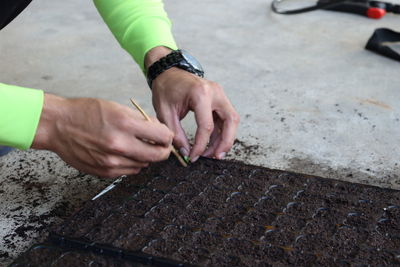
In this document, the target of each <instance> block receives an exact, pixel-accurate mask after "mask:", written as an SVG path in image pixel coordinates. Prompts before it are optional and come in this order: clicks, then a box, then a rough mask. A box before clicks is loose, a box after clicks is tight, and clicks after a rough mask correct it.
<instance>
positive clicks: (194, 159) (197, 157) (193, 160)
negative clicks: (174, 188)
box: [190, 156, 199, 163]
mask: <svg viewBox="0 0 400 267" xmlns="http://www.w3.org/2000/svg"><path fill="white" fill-rule="evenodd" d="M198 159H199V156H196V157H194V158H192V159H190V161H191V162H192V163H193V162H196V161H197V160H198Z"/></svg>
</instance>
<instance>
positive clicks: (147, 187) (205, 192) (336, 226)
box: [25, 159, 400, 266]
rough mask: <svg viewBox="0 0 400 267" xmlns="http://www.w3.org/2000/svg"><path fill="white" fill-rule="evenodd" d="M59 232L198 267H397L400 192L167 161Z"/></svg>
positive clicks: (91, 205) (211, 163) (220, 164)
mask: <svg viewBox="0 0 400 267" xmlns="http://www.w3.org/2000/svg"><path fill="white" fill-rule="evenodd" d="M53 231H54V232H55V234H57V235H59V236H63V237H66V238H69V239H73V240H79V242H84V243H87V244H102V245H105V246H109V247H113V248H117V249H121V250H124V251H130V252H137V253H139V252H140V253H145V254H149V255H152V256H154V257H162V258H168V259H170V260H173V261H176V262H182V263H187V264H193V265H200V266H270V265H272V266H282V265H293V266H294V265H295V266H312V265H317V266H337V265H355V266H358V265H360V266H361V265H370V266H376V265H379V266H382V265H388V266H389V265H390V266H393V265H400V191H396V190H390V189H383V188H379V187H373V186H367V185H361V184H354V183H348V182H343V181H338V180H332V179H324V178H320V177H314V176H308V175H303V174H297V173H291V172H285V171H278V170H270V169H266V168H262V167H257V166H250V165H245V164H243V163H239V162H232V161H230V162H229V161H215V160H211V159H200V160H199V161H198V162H196V164H192V165H191V166H190V167H188V168H182V167H179V166H178V164H177V163H176V162H175V161H174V160H168V161H166V162H162V163H157V164H153V165H152V166H151V167H150V168H148V169H146V170H144V171H142V173H141V174H139V175H137V176H134V177H128V178H126V179H124V180H123V181H122V182H121V183H120V184H118V185H117V186H116V187H115V188H114V189H113V190H111V191H109V192H108V193H107V194H105V195H103V196H101V197H100V198H98V199H96V200H95V201H90V202H88V203H86V205H85V206H84V207H83V208H82V209H81V210H79V211H78V212H77V213H75V214H74V215H73V216H71V217H70V218H69V219H67V220H66V221H65V222H64V223H63V224H61V225H59V226H58V227H56V228H55V229H53ZM91 253H96V252H91ZM25 257H26V256H25ZM33 260H34V259H33ZM64 266H67V265H64Z"/></svg>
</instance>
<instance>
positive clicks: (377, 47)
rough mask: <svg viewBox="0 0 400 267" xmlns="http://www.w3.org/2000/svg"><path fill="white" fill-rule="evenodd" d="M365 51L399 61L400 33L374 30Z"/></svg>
mask: <svg viewBox="0 0 400 267" xmlns="http://www.w3.org/2000/svg"><path fill="white" fill-rule="evenodd" d="M365 49H368V50H370V51H372V52H374V53H377V54H380V55H383V56H386V57H389V58H391V59H394V60H398V61H400V33H399V32H395V31H393V30H391V29H387V28H379V29H376V30H375V32H374V34H373V35H372V36H371V38H370V39H369V40H368V43H367V45H366V47H365Z"/></svg>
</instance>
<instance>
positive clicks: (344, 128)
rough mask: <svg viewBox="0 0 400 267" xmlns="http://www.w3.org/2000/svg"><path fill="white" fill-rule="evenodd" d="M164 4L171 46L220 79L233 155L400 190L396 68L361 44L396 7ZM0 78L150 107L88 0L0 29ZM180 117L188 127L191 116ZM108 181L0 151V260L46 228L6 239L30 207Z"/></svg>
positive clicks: (37, 156) (46, 157)
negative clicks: (232, 124) (369, 14)
mask: <svg viewBox="0 0 400 267" xmlns="http://www.w3.org/2000/svg"><path fill="white" fill-rule="evenodd" d="M392 2H393V0H392ZM165 3H166V9H167V11H168V12H169V15H170V18H171V19H172V21H173V23H174V28H173V30H174V33H175V36H176V39H177V41H178V43H179V46H180V47H182V48H185V49H187V50H189V51H191V52H192V54H194V55H195V56H196V57H197V58H198V59H199V60H200V61H201V62H202V64H203V66H204V67H205V69H206V73H207V77H208V78H209V79H212V80H215V81H218V82H219V83H221V84H222V85H223V86H224V88H225V90H226V93H227V94H228V96H229V97H230V99H231V100H232V102H233V104H234V105H235V107H236V108H237V110H238V112H239V113H240V115H241V117H242V122H241V126H240V129H239V131H238V138H239V140H241V141H243V142H244V144H245V146H247V150H246V149H245V146H243V145H241V144H240V143H238V144H237V145H236V147H235V149H234V153H231V155H230V156H229V157H230V158H236V159H242V160H245V161H246V162H248V163H252V164H257V165H263V166H266V167H270V168H279V169H286V170H294V171H298V172H303V173H309V174H316V175H322V176H325V177H331V178H336V179H342V180H348V181H353V182H361V183H368V184H373V185H378V186H383V187H391V188H396V189H399V188H400V177H399V176H400V163H399V154H400V101H399V98H400V86H399V81H400V76H399V71H400V65H399V62H396V61H392V60H390V59H387V58H384V57H381V56H379V55H376V54H373V53H371V52H369V51H366V50H364V45H365V44H366V42H367V40H368V38H369V37H370V36H371V34H372V32H373V30H374V29H375V28H378V27H388V28H392V29H397V30H400V17H399V16H395V15H387V16H386V17H385V18H384V19H382V20H379V21H377V20H370V19H367V18H365V17H361V16H356V15H349V14H341V13H335V12H326V11H318V12H313V13H308V14H304V15H296V16H281V15H276V14H272V13H271V11H270V9H269V3H270V1H265V0H254V1H251V2H248V1H239V0H232V1H211V0H204V1H193V0H187V1H177V0H165ZM0 81H1V82H4V83H10V84H16V85H22V86H27V87H32V88H41V89H44V90H46V91H47V92H50V93H55V94H59V95H63V96H67V97H83V96H85V97H88V96H90V97H100V98H104V99H109V100H113V101H117V102H120V103H123V104H127V105H128V104H129V103H128V99H129V97H131V96H135V97H136V98H137V99H138V100H139V102H140V103H141V104H142V106H143V107H144V108H145V109H146V110H147V111H150V110H152V107H151V102H150V97H151V96H150V91H149V90H148V89H147V87H146V83H145V80H144V78H143V77H142V74H141V73H140V71H139V69H138V67H137V66H135V64H134V63H133V61H132V60H131V58H130V57H129V55H128V54H127V53H125V52H124V51H123V50H122V49H120V48H119V45H118V44H117V42H116V41H115V40H114V38H113V36H112V35H111V33H110V32H109V31H108V29H107V27H106V26H105V25H104V23H102V21H101V18H100V17H99V15H98V14H97V12H96V10H95V8H94V6H93V4H92V2H91V1H81V0H70V1H60V0H57V1H56V0H36V1H33V3H32V4H31V6H30V7H29V8H28V9H27V10H26V11H24V12H23V14H22V15H21V16H20V17H18V19H16V20H15V21H14V22H13V23H12V24H11V25H9V26H8V27H7V28H5V29H4V30H3V31H2V32H1V33H0ZM2 115H3V114H2ZM184 124H185V127H186V129H187V131H188V133H189V134H193V133H194V130H195V127H194V122H193V118H192V117H191V118H189V119H188V120H185V122H184ZM249 146H250V148H251V151H252V152H251V153H250V152H249V149H248V147H249ZM246 151H247V152H249V153H245V152H246ZM21 160H23V161H22V162H21ZM18 179H20V180H21V181H18ZM109 182H110V181H104V180H99V179H97V178H96V177H91V176H87V175H84V174H79V173H78V172H77V171H76V170H73V169H72V168H69V167H67V166H65V165H64V164H63V163H62V162H61V161H60V160H59V159H58V158H57V156H56V155H54V154H51V153H49V152H35V151H28V152H21V151H16V152H13V153H12V154H10V155H8V156H7V157H5V158H0V185H1V188H0V190H1V191H0V192H1V195H0V200H1V204H0V214H1V217H0V255H1V253H3V254H4V253H5V252H7V253H8V254H9V257H3V258H1V257H0V264H1V263H3V264H5V263H6V262H9V260H10V259H11V258H13V257H15V256H16V255H18V254H19V253H20V252H21V251H22V250H23V249H25V248H26V247H28V246H29V245H30V244H32V242H36V241H37V240H38V238H37V234H38V232H43V230H37V229H36V230H35V229H32V230H31V231H27V232H26V236H25V237H19V236H17V237H15V238H14V239H11V241H10V242H12V245H13V246H15V247H13V246H11V245H10V244H9V243H6V239H7V238H9V239H10V237H11V236H10V235H12V234H14V235H15V231H16V229H17V228H18V227H21V226H24V225H27V224H28V222H29V216H32V214H33V215H37V216H39V215H46V214H49V212H50V213H51V212H52V211H54V208H59V207H60V203H69V204H68V205H69V206H68V208H67V210H68V212H71V211H72V210H73V209H74V208H76V207H78V206H79V205H80V204H81V203H82V202H83V201H85V200H87V199H89V198H90V196H93V195H95V194H96V192H98V191H99V190H100V189H101V188H102V187H104V186H105V185H106V184H107V183H109ZM32 183H34V185H35V186H36V187H35V186H33V189H27V188H30V187H32V186H31V184H32ZM27 184H28V187H27ZM43 187H44V188H48V189H46V190H44V191H43V190H42V191H41V190H40V188H43ZM35 199H36V203H33V202H32V201H33V200H35ZM33 204H35V205H36V206H35V205H33ZM19 206H23V207H27V208H20V209H17V210H15V209H16V208H18V207H19ZM61 206H62V205H61ZM68 212H67V213H68ZM53 213H54V212H53ZM53 213H51V214H53ZM56 213H57V212H56ZM18 216H19V217H18ZM59 217H60V216H57V215H54V216H48V217H46V218H47V219H46V220H47V221H57V219H58V220H59ZM17 218H18V219H17ZM29 225H30V224H29ZM4 255H5V254H4Z"/></svg>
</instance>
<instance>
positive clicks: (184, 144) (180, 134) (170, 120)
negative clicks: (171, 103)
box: [163, 114, 190, 157]
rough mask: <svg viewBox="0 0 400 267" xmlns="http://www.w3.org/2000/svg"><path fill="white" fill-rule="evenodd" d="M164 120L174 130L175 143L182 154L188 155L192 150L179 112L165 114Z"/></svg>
mask: <svg viewBox="0 0 400 267" xmlns="http://www.w3.org/2000/svg"><path fill="white" fill-rule="evenodd" d="M163 121H164V122H165V124H166V125H167V126H168V128H169V129H171V130H172V131H173V132H174V140H173V144H174V146H175V147H176V148H178V150H179V152H180V153H181V155H182V156H184V157H188V156H189V152H190V144H189V140H188V138H187V136H186V133H185V130H184V129H183V127H182V125H181V122H180V120H179V118H178V115H177V114H170V115H165V116H164V119H163Z"/></svg>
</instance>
